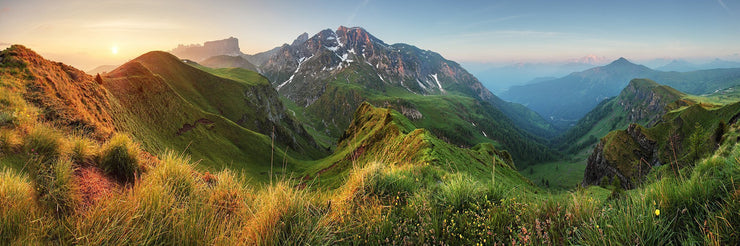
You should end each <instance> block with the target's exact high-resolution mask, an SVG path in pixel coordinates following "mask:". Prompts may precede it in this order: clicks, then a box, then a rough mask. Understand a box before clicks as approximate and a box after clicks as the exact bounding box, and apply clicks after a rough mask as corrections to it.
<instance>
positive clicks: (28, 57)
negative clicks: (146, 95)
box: [0, 45, 116, 139]
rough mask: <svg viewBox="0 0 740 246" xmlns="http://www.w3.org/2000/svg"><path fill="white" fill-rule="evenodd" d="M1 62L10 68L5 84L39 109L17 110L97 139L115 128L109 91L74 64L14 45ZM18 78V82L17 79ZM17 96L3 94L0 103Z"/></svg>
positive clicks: (107, 134) (9, 103)
mask: <svg viewBox="0 0 740 246" xmlns="http://www.w3.org/2000/svg"><path fill="white" fill-rule="evenodd" d="M0 65H2V66H3V67H7V68H11V70H10V71H11V73H9V74H6V75H5V76H7V77H4V78H3V79H2V82H0V84H2V86H6V87H10V88H12V89H11V90H10V91H11V92H14V93H17V94H21V95H22V100H26V101H28V102H30V103H31V104H32V105H33V106H35V107H37V108H38V109H39V110H40V111H39V112H32V111H25V110H24V111H25V112H15V113H14V115H18V117H20V115H25V116H27V117H35V116H36V114H38V116H39V117H40V118H41V119H42V120H44V121H49V122H52V123H54V124H56V125H58V126H59V127H61V128H63V129H66V130H69V131H79V132H80V133H83V134H87V135H90V136H91V137H93V138H96V139H105V138H108V137H109V136H110V135H111V134H112V133H113V132H114V131H115V129H116V126H115V125H114V120H113V117H114V116H115V115H113V114H111V112H110V111H111V109H112V108H113V107H114V105H111V104H110V103H109V101H108V93H107V92H106V91H105V89H103V88H102V87H101V86H100V84H99V83H98V82H96V81H95V80H94V78H93V77H92V76H90V75H88V74H86V73H85V72H83V71H80V70H78V69H75V68H73V67H71V66H68V65H65V64H62V63H59V62H53V61H49V60H46V59H44V58H43V57H41V56H39V55H38V54H36V52H34V51H32V50H30V49H28V48H26V47H24V46H21V45H13V46H11V47H9V48H8V49H6V50H4V51H2V53H0ZM14 81H16V82H14ZM15 97H16V95H3V96H2V97H0V102H2V103H0V104H2V105H5V106H7V105H11V104H12V102H13V100H20V99H14V98H15Z"/></svg>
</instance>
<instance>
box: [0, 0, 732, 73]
mask: <svg viewBox="0 0 740 246" xmlns="http://www.w3.org/2000/svg"><path fill="white" fill-rule="evenodd" d="M340 25H345V26H361V27H364V28H365V29H366V30H368V31H369V32H370V33H372V34H374V35H375V36H376V37H378V38H380V39H382V40H384V41H385V42H387V43H397V42H403V43H409V44H412V45H416V46H418V47H420V48H422V49H429V50H433V51H436V52H439V53H441V54H442V55H443V56H445V57H446V58H448V59H452V60H456V61H459V62H508V61H553V60H564V59H572V58H577V57H582V56H585V55H589V54H591V55H596V56H603V57H609V58H612V57H613V58H616V57H620V56H624V57H628V58H631V59H636V60H640V59H652V58H664V57H669V58H701V57H730V56H732V55H736V57H737V54H738V53H740V1H737V0H721V1H720V0H704V1H701V0H696V1H400V0H396V1H384V0H359V1H338V0H337V1H334V0H327V1H319V0H312V1H275V0H273V1H148V0H146V1H144V0H134V1H125V0H117V1H100V0H97V1H82V0H68V1H43V0H3V1H2V2H0V43H3V44H7V43H21V44H25V45H27V46H29V47H30V48H32V49H34V50H36V51H38V52H40V53H41V54H43V55H46V56H50V57H51V58H53V59H56V60H60V61H63V62H67V63H70V64H72V65H74V66H78V67H80V68H82V69H90V68H92V67H94V66H96V65H102V64H120V63H122V62H124V61H125V60H128V59H131V58H133V57H135V56H137V55H139V54H141V53H144V52H146V51H149V50H169V49H171V48H173V47H175V46H176V45H177V44H180V43H184V44H191V43H202V42H203V41H207V40H215V39H223V38H227V37H229V36H234V37H237V38H239V40H240V46H241V49H242V51H243V52H245V53H255V52H259V51H264V50H268V49H270V48H272V47H275V46H278V45H281V44H283V43H289V42H291V41H292V39H294V38H295V37H296V36H298V35H299V34H301V33H303V32H308V33H309V34H311V35H313V34H315V33H317V32H319V31H320V30H322V29H326V28H332V29H335V28H337V27H338V26H340ZM113 46H117V47H118V50H119V52H118V54H112V53H111V48H112V47H113ZM737 58H738V59H740V57H737Z"/></svg>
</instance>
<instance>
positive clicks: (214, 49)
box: [170, 37, 243, 61]
mask: <svg viewBox="0 0 740 246" xmlns="http://www.w3.org/2000/svg"><path fill="white" fill-rule="evenodd" d="M170 53H172V54H173V55H175V56H177V57H179V58H180V59H190V60H194V61H203V60H205V59H208V58H209V57H212V56H219V55H227V56H241V55H243V53H242V52H241V50H240V49H239V40H238V39H236V38H234V37H230V38H227V39H222V40H215V41H207V42H205V43H203V45H200V44H191V45H182V44H181V45H179V46H177V48H175V49H173V50H171V51H170Z"/></svg>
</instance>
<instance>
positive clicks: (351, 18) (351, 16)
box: [347, 0, 370, 25]
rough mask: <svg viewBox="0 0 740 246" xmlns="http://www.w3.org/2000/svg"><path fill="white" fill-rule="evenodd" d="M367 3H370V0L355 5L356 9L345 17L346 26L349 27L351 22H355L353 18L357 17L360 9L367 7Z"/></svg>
mask: <svg viewBox="0 0 740 246" xmlns="http://www.w3.org/2000/svg"><path fill="white" fill-rule="evenodd" d="M368 3H370V0H363V1H362V2H361V3H360V4H358V5H357V7H356V8H355V11H352V14H350V15H349V17H347V25H351V24H352V22H354V21H355V17H357V13H359V12H360V10H361V9H362V8H364V7H365V6H367V4H368Z"/></svg>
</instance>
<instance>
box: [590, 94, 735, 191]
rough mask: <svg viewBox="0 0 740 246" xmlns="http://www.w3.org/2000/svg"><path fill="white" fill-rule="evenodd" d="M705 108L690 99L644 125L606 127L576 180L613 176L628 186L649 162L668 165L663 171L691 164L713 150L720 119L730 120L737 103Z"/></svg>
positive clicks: (721, 127)
mask: <svg viewBox="0 0 740 246" xmlns="http://www.w3.org/2000/svg"><path fill="white" fill-rule="evenodd" d="M651 101H652V100H647V101H646V102H651ZM707 107H708V108H705V105H701V104H695V105H691V106H688V107H686V108H684V109H680V110H676V111H671V112H669V113H666V114H665V115H663V116H662V118H661V119H660V121H659V122H658V123H657V124H655V125H654V126H653V127H650V128H645V127H642V126H640V125H638V124H630V125H629V127H628V128H627V129H626V130H618V131H612V132H610V133H609V134H607V135H606V136H605V137H604V138H602V139H601V141H600V142H599V144H598V145H597V146H596V148H594V150H593V152H592V154H591V156H589V158H588V163H587V166H586V173H585V174H584V177H583V182H582V185H583V186H588V185H595V184H602V183H605V182H606V183H611V181H612V180H613V179H615V178H617V179H619V180H620V182H621V185H622V187H623V188H625V189H632V188H635V187H636V186H637V185H638V184H639V183H641V182H642V181H643V180H644V178H645V176H646V175H647V174H648V173H649V172H650V171H651V169H653V168H654V167H657V166H661V165H671V167H670V169H669V170H674V169H676V168H679V167H685V166H691V165H694V164H695V163H696V162H697V161H699V160H700V159H701V158H703V157H705V156H707V155H708V154H710V153H712V152H713V151H714V150H716V148H717V147H718V146H719V145H720V143H721V142H722V141H724V140H723V139H724V138H723V135H724V133H725V132H726V131H727V129H726V128H727V124H726V122H730V125H732V124H735V122H734V121H733V119H736V118H737V117H738V115H740V113H738V112H740V103H735V104H730V105H726V106H723V107H720V108H717V107H718V106H716V105H709V106H707ZM668 172H669V173H674V174H675V171H668Z"/></svg>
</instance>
